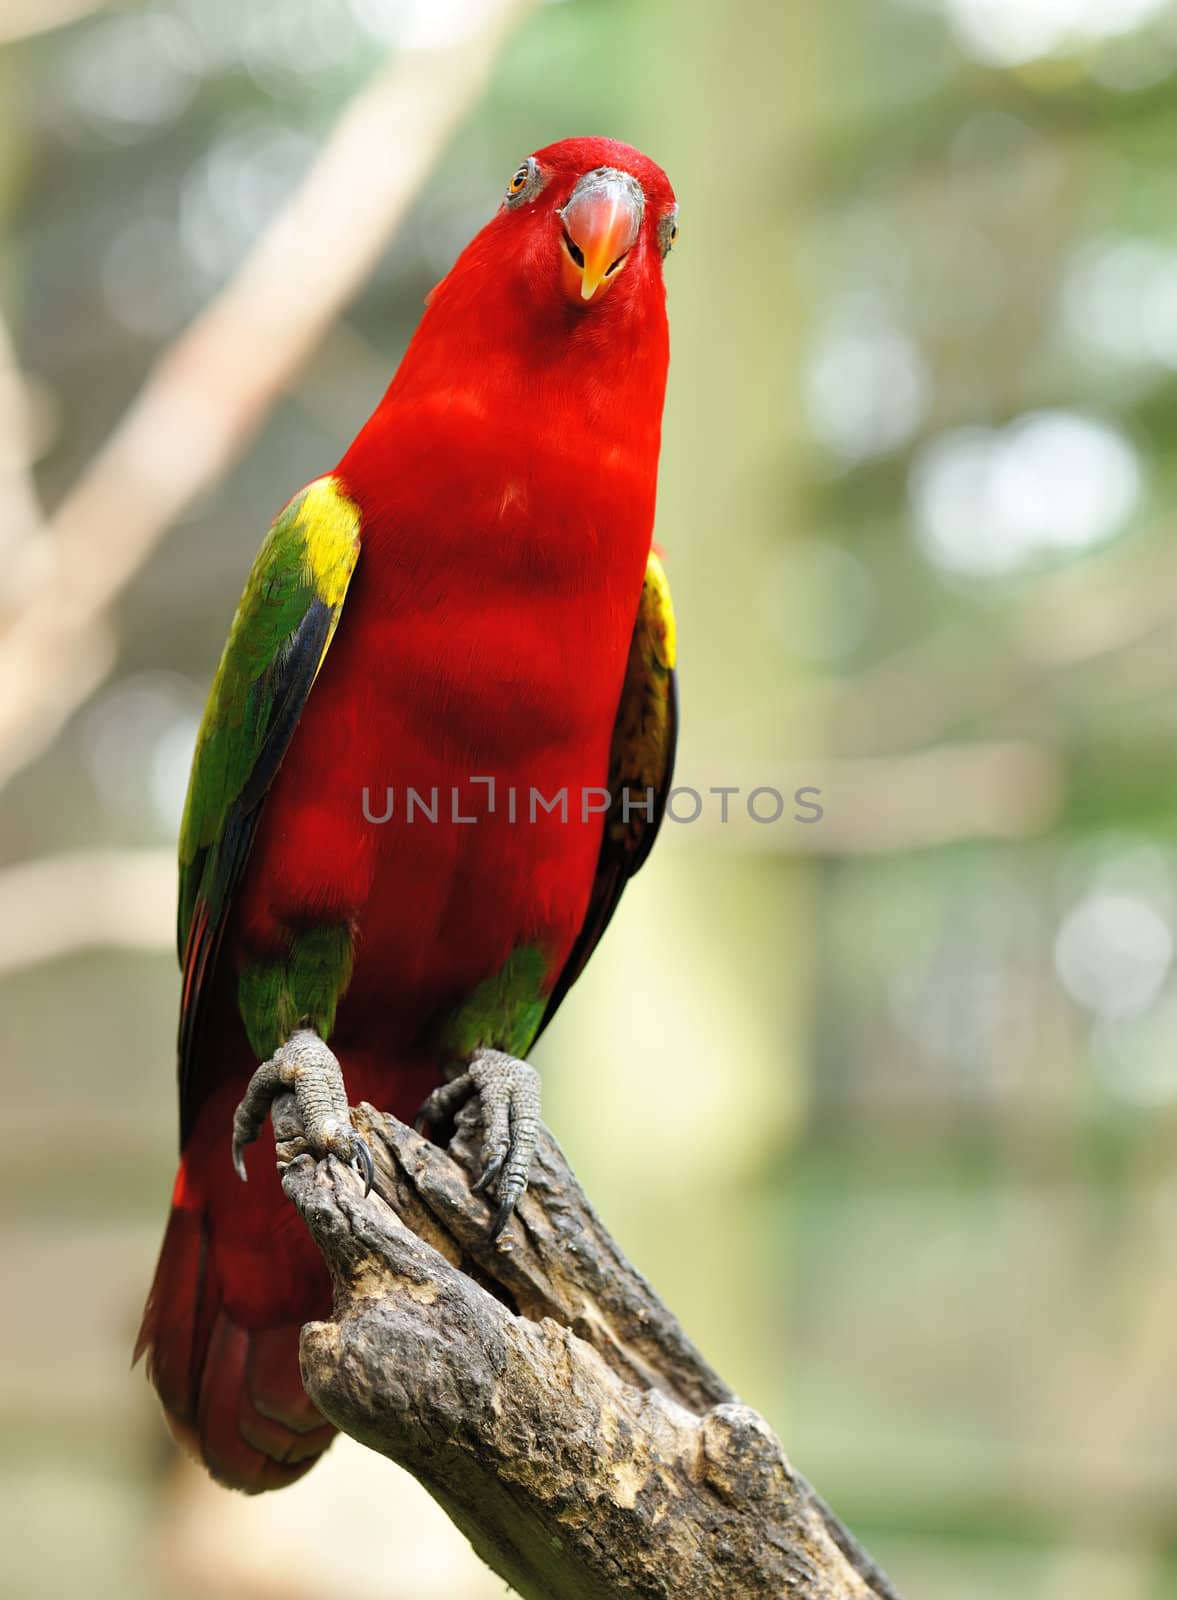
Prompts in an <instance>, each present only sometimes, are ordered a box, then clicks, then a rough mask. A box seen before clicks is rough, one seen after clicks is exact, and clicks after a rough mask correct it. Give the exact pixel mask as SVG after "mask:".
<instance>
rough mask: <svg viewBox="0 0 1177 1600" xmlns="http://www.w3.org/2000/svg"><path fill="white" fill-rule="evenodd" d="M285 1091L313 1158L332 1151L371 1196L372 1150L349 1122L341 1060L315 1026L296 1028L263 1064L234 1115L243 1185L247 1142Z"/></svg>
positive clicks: (235, 1145) (236, 1154)
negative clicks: (350, 1167) (351, 1168)
mask: <svg viewBox="0 0 1177 1600" xmlns="http://www.w3.org/2000/svg"><path fill="white" fill-rule="evenodd" d="M289 1093H293V1095H294V1098H295V1101H296V1103H297V1105H298V1110H299V1115H300V1116H301V1117H302V1126H303V1136H304V1138H305V1140H306V1148H307V1149H308V1150H309V1151H310V1153H311V1154H312V1155H313V1156H315V1158H316V1159H317V1160H320V1161H321V1160H322V1159H323V1158H324V1157H325V1156H329V1155H331V1156H338V1158H339V1160H340V1161H346V1162H348V1164H349V1165H353V1166H354V1167H355V1169H356V1171H357V1172H358V1173H359V1174H360V1176H361V1177H362V1178H363V1180H364V1194H365V1195H367V1194H369V1193H370V1191H371V1188H372V1182H373V1179H374V1178H375V1176H376V1169H375V1166H374V1165H373V1162H372V1152H371V1151H370V1150H369V1149H368V1146H367V1144H366V1143H365V1141H364V1140H363V1139H361V1138H360V1136H359V1134H358V1133H357V1132H356V1131H355V1129H354V1128H353V1127H352V1125H351V1115H350V1113H349V1111H348V1107H347V1091H346V1089H345V1088H344V1086H343V1073H342V1071H341V1070H340V1066H339V1062H338V1060H337V1059H336V1057H335V1056H334V1055H333V1053H332V1052H331V1051H330V1050H329V1049H328V1048H327V1046H326V1045H325V1044H324V1043H323V1041H322V1039H320V1038H319V1035H318V1034H317V1033H316V1032H315V1031H314V1029H313V1028H299V1029H298V1030H297V1031H296V1032H294V1033H292V1034H291V1035H290V1037H289V1039H287V1041H286V1043H285V1044H283V1045H281V1046H279V1048H278V1050H277V1051H275V1053H274V1054H273V1055H272V1056H271V1057H270V1059H269V1060H268V1061H263V1062H262V1064H261V1066H260V1067H258V1069H257V1071H256V1072H255V1073H254V1075H253V1077H252V1078H251V1079H250V1080H249V1087H248V1089H246V1091H245V1096H244V1098H243V1099H242V1101H241V1103H240V1105H239V1106H238V1107H237V1110H236V1111H235V1112H234V1113H233V1165H234V1166H235V1167H236V1169H237V1176H238V1177H239V1178H240V1179H241V1181H242V1183H244V1182H245V1147H246V1145H248V1144H252V1143H253V1141H254V1140H255V1139H256V1138H257V1136H258V1134H259V1133H260V1132H261V1130H262V1124H263V1123H264V1122H265V1120H266V1117H267V1115H268V1114H269V1110H270V1107H271V1106H272V1105H273V1103H274V1101H275V1100H276V1099H277V1098H278V1096H279V1095H281V1094H289Z"/></svg>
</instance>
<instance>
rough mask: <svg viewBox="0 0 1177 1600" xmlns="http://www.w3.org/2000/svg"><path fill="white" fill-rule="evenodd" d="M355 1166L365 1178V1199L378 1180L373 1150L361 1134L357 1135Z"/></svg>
mask: <svg viewBox="0 0 1177 1600" xmlns="http://www.w3.org/2000/svg"><path fill="white" fill-rule="evenodd" d="M355 1150H356V1153H355V1167H356V1171H357V1172H358V1173H359V1175H360V1177H361V1178H363V1180H364V1199H365V1200H366V1199H367V1198H368V1196H369V1195H370V1194H371V1193H372V1185H373V1184H374V1183H375V1182H376V1163H375V1162H374V1161H373V1160H372V1152H371V1151H370V1150H369V1149H368V1144H367V1141H366V1140H365V1139H361V1138H360V1136H359V1134H358V1133H357V1134H356V1135H355Z"/></svg>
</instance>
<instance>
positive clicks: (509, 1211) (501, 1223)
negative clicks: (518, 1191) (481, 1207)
mask: <svg viewBox="0 0 1177 1600" xmlns="http://www.w3.org/2000/svg"><path fill="white" fill-rule="evenodd" d="M514 1210H515V1196H514V1195H508V1196H507V1198H506V1199H505V1200H504V1201H503V1203H502V1205H501V1206H500V1207H499V1209H498V1210H497V1211H496V1212H495V1219H494V1221H493V1222H492V1223H491V1225H490V1232H489V1233H488V1234H487V1238H488V1239H489V1240H490V1242H491V1244H494V1243H495V1241H496V1240H497V1239H498V1237H499V1235H500V1234H501V1233H502V1231H503V1229H504V1228H505V1227H506V1226H507V1224H508V1222H510V1220H511V1217H512V1215H513V1213H514Z"/></svg>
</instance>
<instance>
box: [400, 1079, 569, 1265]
mask: <svg viewBox="0 0 1177 1600" xmlns="http://www.w3.org/2000/svg"><path fill="white" fill-rule="evenodd" d="M475 1095H477V1097H478V1101H479V1106H480V1110H481V1112H482V1126H483V1139H482V1160H483V1168H482V1172H481V1174H480V1176H479V1177H478V1179H477V1180H476V1181H475V1183H474V1184H473V1185H472V1189H473V1192H474V1193H475V1194H488V1193H489V1194H494V1195H496V1196H497V1197H498V1201H499V1207H498V1210H497V1211H496V1213H495V1217H494V1221H493V1222H492V1223H491V1227H490V1235H489V1236H490V1238H491V1240H492V1241H493V1240H495V1239H497V1238H498V1237H499V1235H500V1234H501V1233H502V1231H503V1229H504V1228H505V1227H506V1226H507V1223H508V1222H509V1221H510V1219H511V1213H512V1212H513V1211H514V1209H515V1206H516V1204H517V1203H518V1200H519V1197H520V1195H521V1194H522V1193H523V1191H524V1190H525V1189H526V1188H527V1174H528V1172H529V1170H530V1167H531V1158H532V1156H533V1155H534V1154H535V1146H536V1141H537V1139H538V1138H539V1104H540V1096H539V1074H538V1073H537V1072H536V1070H535V1068H534V1067H531V1066H528V1064H527V1062H526V1061H518V1060H516V1058H515V1057H514V1056H509V1055H507V1054H505V1052H504V1051H502V1050H477V1051H475V1053H474V1055H473V1056H472V1057H471V1058H470V1065H469V1067H468V1068H467V1070H466V1071H465V1072H463V1073H462V1075H461V1076H460V1077H458V1078H455V1079H454V1080H453V1081H452V1082H451V1083H443V1084H442V1085H441V1087H440V1088H438V1089H435V1090H434V1091H433V1093H432V1094H431V1095H430V1096H429V1098H428V1099H427V1100H426V1101H425V1104H424V1105H423V1106H422V1107H421V1109H420V1111H419V1112H418V1113H417V1117H416V1120H415V1122H414V1124H413V1125H414V1127H416V1128H417V1130H418V1132H419V1131H420V1129H421V1126H422V1124H423V1123H426V1122H429V1123H431V1124H433V1125H434V1126H441V1127H444V1126H446V1125H447V1124H448V1123H451V1122H452V1121H453V1119H454V1117H455V1115H456V1114H457V1112H458V1111H459V1110H460V1109H461V1107H462V1106H464V1105H465V1104H466V1102H467V1101H468V1100H470V1099H472V1098H473V1097H474V1096H475Z"/></svg>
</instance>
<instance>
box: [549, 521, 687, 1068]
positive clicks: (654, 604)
mask: <svg viewBox="0 0 1177 1600" xmlns="http://www.w3.org/2000/svg"><path fill="white" fill-rule="evenodd" d="M674 662H675V638H674V608H673V606H672V605H671V601H670V585H669V584H668V583H667V581H666V572H665V569H664V568H663V565H662V562H661V560H660V559H659V557H658V555H657V553H656V552H655V551H653V550H651V552H650V557H649V560H648V562H647V563H646V576H645V581H644V582H643V584H642V596H641V600H640V601H639V602H638V614H637V620H636V621H635V623H634V629H633V637H632V639H631V640H630V646H629V659H628V662H627V664H626V668H625V679H624V682H623V684H622V688H621V701H620V704H619V705H618V708H617V720H616V721H615V723H614V724H613V743H612V748H611V752H610V759H609V793H610V795H611V796H612V801H611V804H610V807H609V810H608V811H607V813H606V815H605V830H604V833H603V835H602V838H601V853H600V855H599V856H598V858H597V871H596V876H595V878H594V880H593V887H592V893H591V894H590V896H589V903H588V911H587V912H586V914H585V919H584V925H583V926H582V928H581V930H580V933H579V934H578V935H577V937H576V941H575V943H574V944H573V946H572V950H571V952H570V953H569V956H568V959H567V961H566V962H565V963H564V966H563V968H562V970H561V972H560V975H559V977H558V978H557V980H556V983H555V985H554V987H553V989H552V994H551V998H550V999H549V1001H548V1005H547V1009H546V1010H545V1012H544V1018H543V1022H542V1023H541V1025H540V1029H539V1033H542V1032H543V1030H544V1028H546V1027H547V1025H548V1023H549V1022H551V1020H552V1018H553V1017H554V1016H555V1014H556V1011H557V1010H558V1008H559V1006H560V1003H561V1002H562V1001H563V999H564V996H565V995H566V994H567V993H568V991H569V989H571V987H572V985H573V984H574V983H575V982H576V980H577V978H579V976H580V974H581V973H582V972H583V971H584V968H585V965H586V964H587V962H588V959H589V957H590V956H591V955H592V953H593V951H594V950H595V949H596V948H597V945H598V943H599V941H600V938H601V935H602V934H603V933H604V931H605V929H606V928H607V927H608V925H609V920H610V918H611V917H612V915H613V913H614V911H616V909H617V904H618V901H619V900H620V899H621V896H622V892H623V891H624V889H625V886H626V884H627V883H628V882H629V880H630V878H632V877H633V875H634V873H635V872H637V871H638V869H639V868H640V867H641V866H642V864H643V863H644V862H645V859H646V857H647V856H648V855H649V853H650V851H651V849H652V848H653V845H654V840H655V839H656V838H657V837H658V829H659V827H660V826H661V823H662V816H663V813H664V812H665V810H666V797H667V795H668V794H669V793H670V785H671V779H672V776H673V773H674V749H675V742H676V739H677V736H678V696H677V690H676V681H675V672H674ZM539 1033H537V1035H536V1038H538V1037H539Z"/></svg>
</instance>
